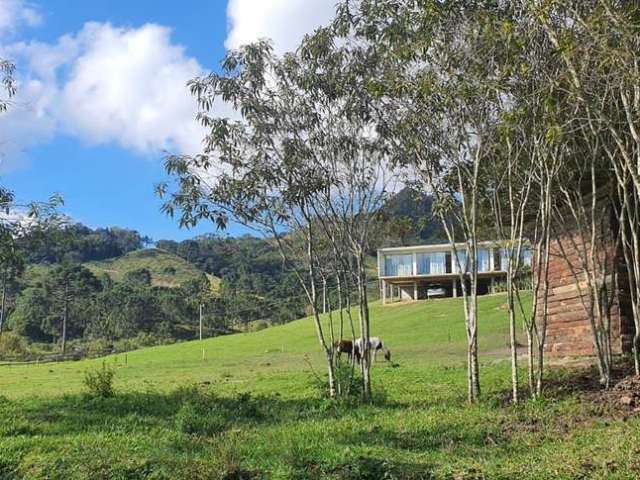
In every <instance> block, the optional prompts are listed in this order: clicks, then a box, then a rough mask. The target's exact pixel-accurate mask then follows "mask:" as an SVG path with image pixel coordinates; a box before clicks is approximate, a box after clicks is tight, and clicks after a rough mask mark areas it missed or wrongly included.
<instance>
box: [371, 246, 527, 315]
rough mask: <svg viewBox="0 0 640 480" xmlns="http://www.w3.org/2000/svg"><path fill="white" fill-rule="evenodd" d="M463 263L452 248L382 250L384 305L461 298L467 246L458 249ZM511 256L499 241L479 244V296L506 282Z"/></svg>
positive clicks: (379, 252)
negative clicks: (461, 271) (438, 298)
mask: <svg viewBox="0 0 640 480" xmlns="http://www.w3.org/2000/svg"><path fill="white" fill-rule="evenodd" d="M456 251H457V252H458V257H459V262H457V261H456V260H455V254H454V250H453V248H451V245H450V244H448V243H447V244H441V245H418V246H411V247H392V248H382V249H380V250H378V278H379V279H380V282H381V286H380V287H381V290H382V303H383V304H386V303H388V302H390V301H396V300H421V299H428V298H433V297H457V296H458V295H460V294H461V289H460V285H459V278H460V277H459V273H458V265H461V266H462V268H466V269H469V262H468V261H467V260H468V259H467V255H466V245H465V244H464V243H461V244H457V245H456ZM529 253H530V252H529V251H528V249H523V259H524V262H525V264H528V265H530V264H531V257H530V254H529ZM507 262H508V255H506V252H505V250H504V249H502V248H500V246H499V244H498V243H497V242H495V241H486V242H479V244H478V279H479V284H478V293H479V294H487V293H492V292H493V291H494V287H495V284H496V282H499V281H501V280H503V279H504V278H505V275H506V270H507Z"/></svg>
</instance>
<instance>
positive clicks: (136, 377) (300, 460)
mask: <svg viewBox="0 0 640 480" xmlns="http://www.w3.org/2000/svg"><path fill="white" fill-rule="evenodd" d="M504 301H505V299H504V297H503V296H501V295H496V296H488V297H484V298H482V299H481V302H480V348H481V352H482V355H481V362H482V371H481V373H482V378H481V381H482V387H483V400H482V401H481V402H480V403H479V404H478V405H474V406H469V405H468V404H467V403H466V401H465V399H466V383H465V382H466V380H465V379H466V376H465V375H466V373H465V368H464V359H465V335H464V323H463V318H462V310H461V305H460V300H459V299H444V300H435V301H430V302H419V303H414V304H408V305H394V306H389V307H382V306H380V305H378V304H375V305H373V307H372V317H373V331H374V333H375V334H376V335H380V336H381V337H382V338H383V339H384V340H385V341H386V342H387V343H388V346H389V347H390V348H391V350H392V352H393V360H394V362H396V363H397V364H396V365H389V364H386V363H383V362H380V363H379V364H377V365H376V366H375V368H374V373H373V375H374V389H375V391H376V396H377V398H376V402H375V404H374V405H370V406H359V407H355V406H350V405H346V404H345V405H335V404H334V403H332V402H331V401H328V400H326V399H324V398H323V396H322V391H321V389H320V388H319V386H318V382H317V381H316V380H315V375H323V374H324V371H323V370H322V359H321V357H320V355H319V354H318V350H319V348H318V345H317V340H316V339H315V335H314V330H313V325H312V323H311V322H310V321H309V320H308V319H307V320H301V321H297V322H293V323H290V324H288V325H285V326H282V327H277V328H270V329H267V330H263V331H259V332H255V333H249V334H238V335H233V336H228V337H219V338H215V339H210V340H206V341H204V342H202V343H201V342H190V343H182V344H177V345H171V346H163V347H155V348H149V349H144V350H140V351H136V352H131V353H129V354H128V355H126V356H125V355H118V356H114V357H109V358H107V359H106V360H105V361H106V364H107V365H108V366H110V367H111V368H113V369H114V370H115V387H116V390H117V394H116V396H115V397H113V398H108V399H98V398H89V397H87V396H86V395H85V394H84V390H85V389H84V386H83V378H84V374H85V372H86V371H87V370H95V369H97V368H99V367H100V366H101V363H102V362H101V361H99V360H97V361H96V360H92V361H82V362H72V363H63V364H43V365H37V366H33V365H31V366H10V367H0V395H1V397H0V479H5V478H16V479H17V478H50V479H54V478H55V479H58V478H59V479H73V478H122V479H138V478H163V479H164V478H185V479H191V478H203V479H204V478H214V479H215V478H226V479H242V478H247V479H248V478H260V479H262V478H265V479H267V478H273V479H278V478H282V479H290V478H291V479H313V478H318V479H320V478H332V479H361V478H362V479H393V478H398V479H429V478H452V479H466V478H468V479H476V478H505V479H506V478H531V479H540V478H637V477H638V476H639V475H640V457H639V455H638V453H640V420H639V419H638V417H635V416H633V415H620V414H619V412H618V411H617V410H616V408H615V407H613V406H612V405H609V404H607V403H603V402H595V401H592V400H591V397H585V396H584V395H582V394H580V393H572V392H571V390H570V389H564V390H563V389H562V385H563V383H565V380H566V382H567V383H569V382H570V375H569V374H568V373H567V372H565V371H555V372H553V373H552V380H553V388H551V389H550V391H549V394H548V397H547V399H546V400H540V401H532V400H531V401H526V402H524V403H523V404H522V405H520V406H518V407H514V406H510V405H508V402H506V401H505V399H506V398H507V394H508V390H509V380H508V379H509V366H508V363H507V362H505V361H504V358H505V356H506V353H507V351H506V341H507V325H506V318H505V317H506V315H505V311H504ZM334 320H335V319H334ZM203 348H204V352H205V359H204V360H203V359H202V349H203Z"/></svg>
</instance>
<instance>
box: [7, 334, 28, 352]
mask: <svg viewBox="0 0 640 480" xmlns="http://www.w3.org/2000/svg"><path fill="white" fill-rule="evenodd" d="M28 353H29V347H28V346H27V342H26V341H25V340H24V338H23V337H21V336H20V335H16V334H15V333H13V332H4V333H3V334H2V337H1V338H0V357H18V358H21V357H24V356H26V355H27V354H28Z"/></svg>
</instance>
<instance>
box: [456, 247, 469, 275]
mask: <svg viewBox="0 0 640 480" xmlns="http://www.w3.org/2000/svg"><path fill="white" fill-rule="evenodd" d="M457 253H458V261H457V263H456V265H455V269H456V272H457V271H458V268H462V271H464V272H468V271H469V263H468V258H467V251H466V250H458V252H457Z"/></svg>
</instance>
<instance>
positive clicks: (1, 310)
mask: <svg viewBox="0 0 640 480" xmlns="http://www.w3.org/2000/svg"><path fill="white" fill-rule="evenodd" d="M6 300H7V270H6V269H4V270H2V305H0V338H2V332H3V330H4V316H5V312H6V307H5V306H6Z"/></svg>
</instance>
